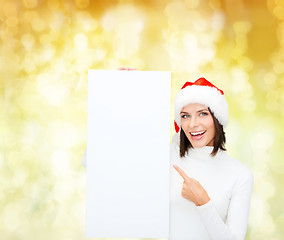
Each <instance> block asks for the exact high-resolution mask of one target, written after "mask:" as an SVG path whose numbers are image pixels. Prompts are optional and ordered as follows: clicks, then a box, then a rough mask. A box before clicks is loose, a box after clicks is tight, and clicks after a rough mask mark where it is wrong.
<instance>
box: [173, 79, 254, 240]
mask: <svg viewBox="0 0 284 240" xmlns="http://www.w3.org/2000/svg"><path fill="white" fill-rule="evenodd" d="M228 119H229V117H228V105H227V102H226V100H225V98H224V93H223V91H222V90H220V89H218V88H217V87H216V86H214V85H213V84H212V83H210V82H209V81H207V80H206V79H205V78H200V79H198V80H196V81H195V82H194V83H191V82H186V83H185V84H184V86H183V87H182V89H181V91H180V92H179V93H178V95H177V96H176V99H175V122H174V123H175V130H176V132H177V133H176V134H175V135H174V136H173V141H172V146H171V163H172V165H173V167H174V169H175V170H174V169H173V168H172V170H171V182H170V191H171V195H170V239H171V240H182V239H184V240H186V239H197V240H207V239H208V240H209V239H216V240H244V239H245V235H246V229H247V222H248V214H249V207H250V200H251V195H252V189H253V175H252V172H251V171H250V170H249V169H248V168H247V167H246V166H245V165H243V164H242V163H240V162H239V161H237V160H235V159H232V158H231V157H229V156H228V155H227V153H226V149H225V146H224V145H225V142H226V138H225V133H224V130H223V127H225V126H226V124H227V122H228ZM178 133H179V134H178ZM179 166H181V167H179Z"/></svg>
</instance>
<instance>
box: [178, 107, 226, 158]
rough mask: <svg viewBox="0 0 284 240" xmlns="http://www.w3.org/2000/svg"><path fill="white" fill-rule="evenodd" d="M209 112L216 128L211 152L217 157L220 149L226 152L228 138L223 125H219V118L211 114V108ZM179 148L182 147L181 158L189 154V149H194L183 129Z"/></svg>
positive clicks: (180, 150)
mask: <svg viewBox="0 0 284 240" xmlns="http://www.w3.org/2000/svg"><path fill="white" fill-rule="evenodd" d="M208 110H209V112H210V113H211V115H212V118H213V122H214V126H215V136H214V144H213V146H214V148H213V150H212V152H211V155H212V156H215V155H216V153H217V152H218V150H219V149H221V150H223V151H226V149H225V143H226V137H225V132H224V130H223V125H221V124H220V123H219V121H218V120H217V118H216V117H215V116H214V114H213V113H212V112H211V110H210V108H208ZM179 146H180V149H179V155H180V157H184V156H185V153H188V149H190V148H193V147H192V145H191V143H190V141H189V140H188V138H187V136H186V135H185V133H184V131H183V130H182V128H180V143H179Z"/></svg>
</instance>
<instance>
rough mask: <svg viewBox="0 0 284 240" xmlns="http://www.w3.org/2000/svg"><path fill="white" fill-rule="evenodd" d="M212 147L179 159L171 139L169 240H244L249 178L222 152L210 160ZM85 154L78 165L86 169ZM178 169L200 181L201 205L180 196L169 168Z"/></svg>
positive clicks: (180, 181)
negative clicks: (204, 199) (203, 199)
mask: <svg viewBox="0 0 284 240" xmlns="http://www.w3.org/2000/svg"><path fill="white" fill-rule="evenodd" d="M212 150H213V147H203V148H196V149H190V150H189V152H188V154H187V155H186V156H185V157H183V158H180V157H179V135H178V134H175V135H174V136H173V140H172V144H171V165H170V233H169V235H170V237H169V240H209V239H210V240H244V239H245V235H246V230H247V222H248V214H249V207H250V199H251V195H252V190H253V175H252V172H251V171H250V170H249V168H247V167H246V166H245V165H243V164H242V163H240V162H239V161H237V160H235V159H233V158H231V157H229V156H228V154H227V153H226V152H225V151H218V153H217V154H216V156H215V157H211V155H210V153H211V152H212ZM86 159H87V158H86V151H85V153H84V156H83V159H82V164H83V165H84V166H85V167H86V163H87V162H86ZM173 164H177V165H178V166H180V167H181V168H182V169H183V170H184V171H185V172H186V173H187V175H188V176H189V177H192V178H194V179H196V180H198V181H199V182H200V184H201V185H202V186H203V188H204V189H205V190H206V192H207V194H208V195H209V197H210V199H211V200H210V201H209V202H208V203H206V204H204V205H202V206H196V205H195V204H194V203H192V202H190V201H189V200H187V199H185V198H183V197H182V196H181V191H182V185H183V179H182V177H181V176H180V175H179V174H178V172H177V171H176V170H175V169H174V168H173V167H172V165H173Z"/></svg>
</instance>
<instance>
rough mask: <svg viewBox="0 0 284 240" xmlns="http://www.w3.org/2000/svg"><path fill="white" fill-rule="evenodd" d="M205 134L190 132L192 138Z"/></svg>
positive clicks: (202, 132)
mask: <svg viewBox="0 0 284 240" xmlns="http://www.w3.org/2000/svg"><path fill="white" fill-rule="evenodd" d="M205 132H206V130H204V131H200V132H191V133H190V135H191V136H192V137H196V136H201V135H202V134H204V133H205Z"/></svg>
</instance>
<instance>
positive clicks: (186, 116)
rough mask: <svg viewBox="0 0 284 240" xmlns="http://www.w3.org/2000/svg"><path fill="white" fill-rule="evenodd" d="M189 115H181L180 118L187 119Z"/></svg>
mask: <svg viewBox="0 0 284 240" xmlns="http://www.w3.org/2000/svg"><path fill="white" fill-rule="evenodd" d="M188 117H189V115H182V116H181V118H188Z"/></svg>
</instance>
